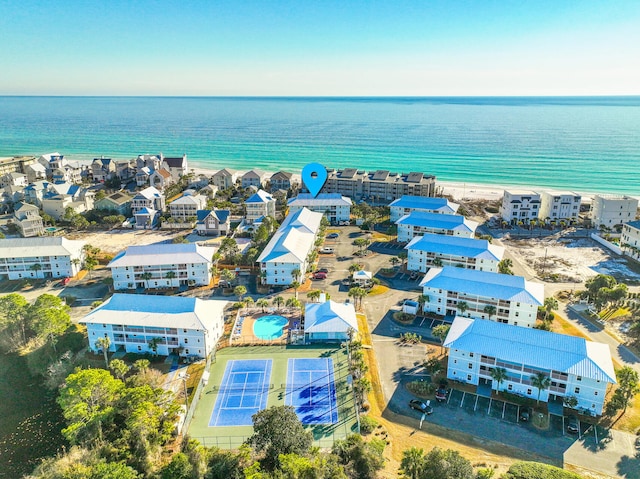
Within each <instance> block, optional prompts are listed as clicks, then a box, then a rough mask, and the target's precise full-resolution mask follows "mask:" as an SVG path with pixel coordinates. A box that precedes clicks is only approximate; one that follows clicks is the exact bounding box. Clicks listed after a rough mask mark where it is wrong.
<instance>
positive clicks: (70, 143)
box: [0, 97, 640, 195]
mask: <svg viewBox="0 0 640 479" xmlns="http://www.w3.org/2000/svg"><path fill="white" fill-rule="evenodd" d="M639 133H640V97H585V98H560V97H558V98H502V97H498V98H211V97H202V98H198V97H181V98H172V97H0V156H9V155H20V154H42V153H46V152H52V151H58V152H60V153H62V154H64V155H66V156H67V157H69V158H72V159H73V158H77V159H91V158H93V157H94V156H97V155H105V156H111V157H113V158H117V159H124V158H133V157H135V156H136V155H138V154H141V153H157V152H163V153H164V154H165V155H174V156H175V155H180V154H182V153H187V154H188V156H189V159H190V162H191V165H192V166H200V167H206V168H211V169H218V168H222V167H230V168H238V169H247V168H250V167H255V168H262V169H265V170H268V171H276V170H278V169H288V170H293V171H300V169H301V168H302V167H303V166H304V165H305V164H306V163H309V162H312V161H319V162H321V163H323V164H325V166H327V167H333V168H341V167H345V166H354V167H358V168H365V169H378V168H385V169H389V170H394V171H402V172H407V171H411V170H419V171H423V172H426V173H430V174H435V175H436V176H437V177H438V179H439V180H442V181H459V182H468V183H486V184H506V185H536V186H545V187H554V188H568V189H576V190H579V191H594V192H611V193H628V194H636V195H638V194H640V168H639V167H638V164H640V134H639Z"/></svg>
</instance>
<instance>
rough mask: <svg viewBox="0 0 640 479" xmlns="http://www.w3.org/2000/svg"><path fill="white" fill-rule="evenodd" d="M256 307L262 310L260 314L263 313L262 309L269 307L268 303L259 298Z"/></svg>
mask: <svg viewBox="0 0 640 479" xmlns="http://www.w3.org/2000/svg"><path fill="white" fill-rule="evenodd" d="M256 306H258V307H259V308H262V312H263V313H264V308H266V307H267V306H269V301H268V300H266V299H264V298H260V299H259V300H258V301H256Z"/></svg>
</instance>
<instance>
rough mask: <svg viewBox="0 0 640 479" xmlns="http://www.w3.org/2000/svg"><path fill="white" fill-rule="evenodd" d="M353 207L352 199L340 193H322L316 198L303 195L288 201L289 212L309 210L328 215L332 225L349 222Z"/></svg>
mask: <svg viewBox="0 0 640 479" xmlns="http://www.w3.org/2000/svg"><path fill="white" fill-rule="evenodd" d="M351 205H352V201H351V198H348V197H346V196H342V195H341V194H339V193H320V194H319V195H318V196H316V197H314V196H313V195H311V194H309V193H301V194H299V195H298V196H296V197H295V198H291V199H289V201H287V206H288V207H289V212H296V211H299V210H300V209H302V208H307V209H309V210H311V211H316V212H318V213H322V214H324V215H326V217H327V219H328V220H329V221H330V222H332V223H336V222H340V221H349V220H350V219H351Z"/></svg>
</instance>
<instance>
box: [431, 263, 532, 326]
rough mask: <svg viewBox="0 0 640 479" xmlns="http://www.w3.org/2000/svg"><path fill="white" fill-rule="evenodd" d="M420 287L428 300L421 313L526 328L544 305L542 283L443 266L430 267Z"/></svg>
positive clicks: (508, 275)
mask: <svg viewBox="0 0 640 479" xmlns="http://www.w3.org/2000/svg"><path fill="white" fill-rule="evenodd" d="M420 286H422V290H423V293H424V294H425V295H426V296H428V298H429V300H428V301H427V302H426V303H425V304H424V311H428V312H431V313H436V314H441V315H446V316H455V315H456V314H460V315H462V316H466V317H470V318H475V319H489V320H493V321H497V322H499V323H507V324H513V325H515V326H524V327H527V328H532V327H533V326H534V325H535V323H536V316H537V313H538V306H542V305H543V304H544V285H543V284H540V283H533V282H531V281H527V280H526V279H524V278H523V277H522V276H514V275H510V274H500V273H491V272H488V271H477V270H473V269H464V268H456V267H452V266H445V267H443V268H431V269H430V270H429V271H428V272H427V274H426V275H425V276H424V278H423V279H422V281H421V282H420ZM463 303H464V304H463Z"/></svg>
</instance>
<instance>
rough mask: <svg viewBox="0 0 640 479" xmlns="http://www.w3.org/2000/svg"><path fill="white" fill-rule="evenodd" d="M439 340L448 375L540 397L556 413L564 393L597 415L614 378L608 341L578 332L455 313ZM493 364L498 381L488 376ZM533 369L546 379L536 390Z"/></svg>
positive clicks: (490, 374)
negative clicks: (545, 384) (502, 376)
mask: <svg viewBox="0 0 640 479" xmlns="http://www.w3.org/2000/svg"><path fill="white" fill-rule="evenodd" d="M443 346H444V347H445V348H448V350H449V358H448V363H447V377H448V378H449V379H452V380H456V381H462V382H464V383H467V384H473V385H476V386H478V387H479V388H484V389H485V390H486V391H490V390H495V391H507V392H510V393H513V394H518V395H521V396H524V397H527V398H530V399H534V400H537V399H538V397H539V398H540V401H543V402H546V403H548V408H549V411H550V412H553V413H554V414H556V415H560V416H561V415H562V414H563V401H564V399H565V398H568V397H574V398H576V399H577V405H576V406H575V409H579V410H582V409H584V410H587V411H589V412H590V413H591V414H592V415H594V416H599V415H601V414H602V410H603V406H604V402H605V397H606V393H607V387H608V386H609V384H615V383H616V374H615V371H614V369H613V362H612V361H611V352H610V350H609V346H608V345H606V344H602V343H596V342H592V341H587V340H585V339H584V338H581V337H577V336H568V335H564V334H557V333H551V332H548V331H541V330H538V329H527V328H519V327H517V326H511V325H508V324H499V323H494V322H492V321H482V320H474V319H471V318H461V317H459V316H458V317H456V319H455V320H454V322H453V324H452V325H451V329H450V330H449V334H448V335H447V337H446V339H445V340H444V343H443ZM496 368H502V369H504V370H505V371H506V377H505V379H504V380H503V381H502V382H500V383H499V382H497V381H496V380H495V379H493V377H492V372H493V370H494V369H496ZM537 374H540V375H542V376H544V377H546V378H548V379H549V387H548V388H546V389H540V390H538V388H537V387H536V386H535V384H534V382H533V377H534V376H536V375H537ZM483 395H486V393H485V394H483Z"/></svg>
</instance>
